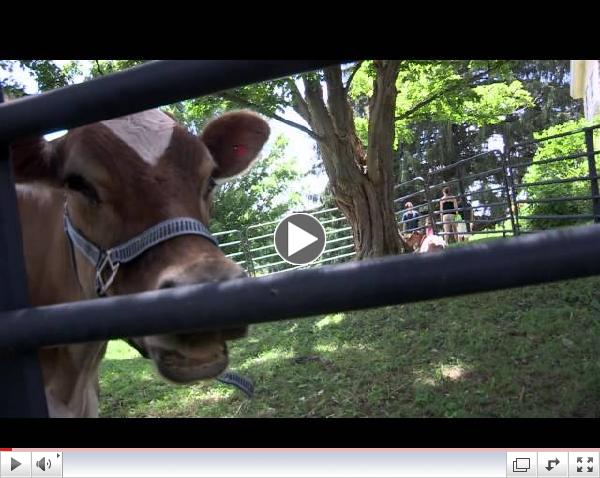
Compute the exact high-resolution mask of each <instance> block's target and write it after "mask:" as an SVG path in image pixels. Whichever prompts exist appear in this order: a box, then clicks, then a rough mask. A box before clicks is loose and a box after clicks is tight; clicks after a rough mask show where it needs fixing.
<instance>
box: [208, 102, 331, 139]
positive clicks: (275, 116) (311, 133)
mask: <svg viewBox="0 0 600 478" xmlns="http://www.w3.org/2000/svg"><path fill="white" fill-rule="evenodd" d="M220 96H222V97H223V98H225V99H227V100H229V101H232V102H234V103H237V104H238V105H241V106H245V107H246V108H252V109H255V110H256V111H258V112H260V113H262V114H263V115H265V116H268V117H269V118H271V119H274V120H277V121H280V122H281V123H284V124H286V125H288V126H291V127H292V128H296V129H298V130H300V131H302V132H304V133H306V134H307V135H309V136H310V137H311V138H313V139H314V140H315V141H318V140H320V139H321V137H320V136H319V135H317V134H316V133H315V132H314V131H311V130H310V129H308V128H307V127H306V126H303V125H301V124H299V123H296V122H295V121H291V120H288V119H285V118H283V117H282V116H279V115H278V114H277V113H271V112H270V111H268V110H266V109H264V108H262V107H260V106H258V105H256V104H254V103H252V102H251V101H248V100H247V99H245V98H242V97H241V96H237V95H235V94H233V93H230V92H224V93H221V94H220Z"/></svg>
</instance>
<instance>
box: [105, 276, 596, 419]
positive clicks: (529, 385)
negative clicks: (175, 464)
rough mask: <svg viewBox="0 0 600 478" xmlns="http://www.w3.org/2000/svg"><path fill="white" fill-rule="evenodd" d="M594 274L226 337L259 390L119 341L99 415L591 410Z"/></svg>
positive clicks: (108, 363)
mask: <svg viewBox="0 0 600 478" xmlns="http://www.w3.org/2000/svg"><path fill="white" fill-rule="evenodd" d="M599 290H600V277H594V278H587V279H579V280H573V281H567V282H561V283H556V284H548V285H543V286H534V287H527V288H521V289H514V290H506V291H499V292H493V293H484V294H477V295H470V296H464V297H459V298H452V299H442V300H436V301H428V302H422V303H418V304H411V305H403V306H396V307H385V308H379V309H372V310H368V311H357V312H352V313H339V314H332V315H327V316H321V317H315V318H310V319H302V320H292V321H285V322H279V323H271V324H263V325H257V326H254V327H252V328H251V331H250V336H249V337H248V338H245V339H243V340H239V341H236V342H233V343H231V344H230V350H231V369H232V370H235V371H237V372H239V373H241V374H242V375H244V376H247V377H249V378H251V379H252V380H253V382H254V384H255V387H256V391H255V396H254V397H253V398H252V399H247V398H245V396H244V395H243V394H242V393H241V392H239V391H237V390H236V389H234V388H232V387H229V386H226V385H223V384H220V383H218V382H216V381H214V380H211V381H207V382H203V383H199V384H196V385H192V386H175V385H170V384H167V383H165V382H164V381H163V380H161V379H160V378H158V376H157V374H156V373H155V372H154V370H153V368H152V366H151V364H150V362H149V361H148V360H145V359H142V358H140V357H139V356H138V355H137V352H135V351H134V350H133V349H131V348H129V346H127V345H126V344H124V343H123V342H120V341H115V342H111V343H110V345H109V349H108V353H107V357H106V359H105V360H104V362H103V365H102V369H101V399H100V402H101V416H105V417H598V416H600V400H598V397H600V292H598V291H599Z"/></svg>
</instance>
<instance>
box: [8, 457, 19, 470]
mask: <svg viewBox="0 0 600 478" xmlns="http://www.w3.org/2000/svg"><path fill="white" fill-rule="evenodd" d="M20 466H21V462H20V461H17V460H15V459H14V458H12V457H11V459H10V471H14V470H15V468H18V467H20Z"/></svg>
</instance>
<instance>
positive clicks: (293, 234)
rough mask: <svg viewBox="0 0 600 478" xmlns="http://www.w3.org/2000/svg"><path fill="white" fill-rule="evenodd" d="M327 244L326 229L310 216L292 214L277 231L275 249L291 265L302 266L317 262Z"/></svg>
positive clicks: (278, 226) (281, 223) (282, 222)
mask: <svg viewBox="0 0 600 478" xmlns="http://www.w3.org/2000/svg"><path fill="white" fill-rule="evenodd" d="M326 242H327V241H326V234H325V229H324V228H323V226H322V225H321V223H320V222H319V221H318V219H316V218H315V217H314V216H311V215H310V214H306V213H296V214H292V215H290V216H288V217H286V218H285V219H283V220H282V221H281V222H280V223H279V224H278V225H277V228H276V229H275V249H276V250H277V253H278V254H279V255H280V256H281V258H282V259H283V260H284V261H286V262H288V263H290V264H294V265H298V266H300V265H306V264H309V263H311V262H313V261H315V260H317V259H318V258H319V256H320V255H321V254H323V251H324V250H325V244H326Z"/></svg>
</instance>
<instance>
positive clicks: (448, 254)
mask: <svg viewBox="0 0 600 478" xmlns="http://www.w3.org/2000/svg"><path fill="white" fill-rule="evenodd" d="M599 255H600V226H598V225H592V226H584V227H577V228H565V229H560V230H554V231H548V232H545V233H539V234H536V235H527V236H523V237H518V238H514V239H509V240H507V241H497V242H492V243H485V244H476V245H471V246H469V247H462V248H456V249H454V248H453V249H450V250H447V251H445V252H438V253H432V254H405V255H401V256H393V257H386V258H380V259H373V260H370V261H356V262H348V263H345V264H341V265H335V266H325V267H321V268H311V269H306V270H297V271H292V272H287V273H282V274H276V275H270V276H263V277H259V278H246V279H236V280H231V281H226V282H221V283H210V284H203V285H197V286H187V287H180V288H175V289H166V290H160V291H152V292H144V293H141V294H135V295H128V296H117V297H110V298H104V299H94V300H89V301H83V302H76V303H67V304H58V305H52V306H45V307H36V308H29V309H21V310H15V311H9V312H1V313H0V323H1V324H2V329H1V330H0V349H2V350H4V351H12V352H14V351H16V350H17V349H30V348H36V347H39V346H49V345H59V344H66V343H80V342H89V341H94V340H107V339H113V338H117V337H137V336H141V335H155V334H164V333H181V332H189V331H200V330H216V329H217V330H218V329H224V328H231V327H237V326H241V325H244V324H254V323H261V322H270V321H277V320H285V319H291V318H300V317H309V316H313V315H317V314H327V313H332V312H344V311H349V310H359V309H365V308H370V307H379V306H386V305H392V304H404V303H409V302H415V301H420V300H427V299H436V298H440V297H450V296H456V295H462V294H468V293H474V292H483V291H490V290H496V289H505V288H510V287H519V286H525V285H531V284H539V283H545V282H552V281H557V280H564V279H572V278H576V277H586V276H591V275H598V274H600V261H595V260H590V257H598V256H599Z"/></svg>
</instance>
